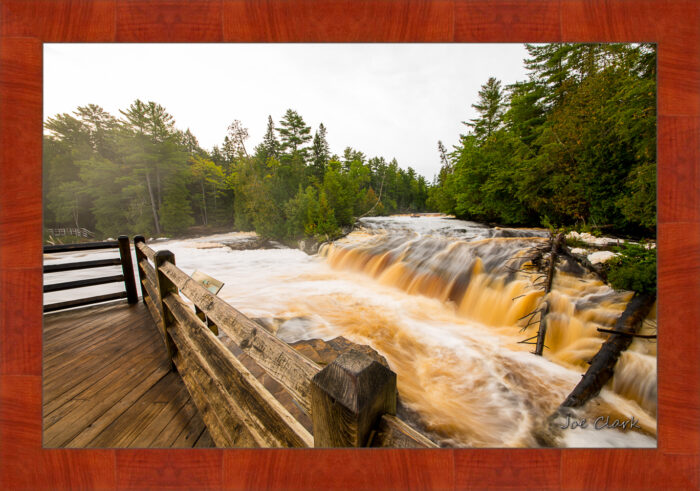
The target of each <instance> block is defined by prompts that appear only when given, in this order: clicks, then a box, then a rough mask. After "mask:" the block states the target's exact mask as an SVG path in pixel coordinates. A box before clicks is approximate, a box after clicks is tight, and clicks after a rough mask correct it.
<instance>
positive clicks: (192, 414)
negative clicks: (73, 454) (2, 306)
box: [42, 302, 210, 448]
mask: <svg viewBox="0 0 700 491" xmlns="http://www.w3.org/2000/svg"><path fill="white" fill-rule="evenodd" d="M43 351H44V362H43V368H44V376H43V404H42V407H43V442H44V447H46V448H61V447H67V448H93V447H98V448H154V447H166V448H170V447H190V448H191V447H194V446H197V445H198V444H199V445H200V446H201V445H203V444H204V442H208V441H210V437H209V435H208V432H207V431H206V429H205V428H204V425H203V423H202V419H201V417H200V416H199V413H198V412H197V410H196V407H195V406H194V403H193V402H192V401H191V399H190V396H189V393H188V392H187V390H186V388H185V386H184V384H183V382H182V380H181V379H180V377H179V375H178V374H177V373H176V372H173V371H170V370H169V360H168V357H167V353H166V350H165V347H164V346H163V342H162V340H161V339H160V335H159V333H158V331H157V329H156V326H155V325H154V323H153V321H152V319H151V317H150V315H149V313H148V311H147V309H146V306H145V305H143V304H142V303H140V304H137V305H128V304H126V303H125V302H116V303H110V304H105V305H101V306H96V307H91V308H86V309H77V310H69V311H65V312H60V313H55V314H48V315H46V316H45V318H44V349H43ZM200 440H201V442H200Z"/></svg>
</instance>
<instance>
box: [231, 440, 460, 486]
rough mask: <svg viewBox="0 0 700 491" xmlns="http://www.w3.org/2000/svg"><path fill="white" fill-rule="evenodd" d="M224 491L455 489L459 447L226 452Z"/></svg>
mask: <svg viewBox="0 0 700 491" xmlns="http://www.w3.org/2000/svg"><path fill="white" fill-rule="evenodd" d="M223 483H224V487H223V489H226V490H251V489H270V490H272V489H279V490H287V491H295V490H300V491H306V490H309V491H311V490H319V491H325V490H328V489H342V490H348V491H357V490H363V489H381V490H383V491H391V490H411V489H416V490H418V489H435V490H448V489H454V484H453V483H454V461H453V450H449V449H438V450H415V449H411V450H383V449H377V450H375V449H362V450H348V449H334V450H316V449H309V450H292V451H280V450H238V451H229V452H225V453H224V460H223Z"/></svg>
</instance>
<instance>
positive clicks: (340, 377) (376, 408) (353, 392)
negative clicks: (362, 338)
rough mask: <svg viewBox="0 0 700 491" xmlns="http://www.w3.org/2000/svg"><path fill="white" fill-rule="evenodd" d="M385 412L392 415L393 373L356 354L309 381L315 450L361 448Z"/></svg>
mask: <svg viewBox="0 0 700 491" xmlns="http://www.w3.org/2000/svg"><path fill="white" fill-rule="evenodd" d="M385 413H388V414H396V374H395V373H394V372H392V371H391V370H389V369H388V368H386V367H385V366H384V365H382V364H381V363H379V362H377V361H375V360H373V359H371V358H370V357H369V356H367V355H365V354H364V353H360V352H358V351H349V352H347V353H343V354H342V355H340V356H339V357H338V358H336V359H335V361H334V362H333V363H331V364H330V365H327V366H326V367H325V368H324V369H323V370H321V371H320V372H318V373H317V374H316V375H314V377H313V378H312V379H311V414H312V419H313V427H314V446H315V447H364V446H367V445H368V444H369V443H370V437H371V436H372V431H373V429H374V428H375V427H376V424H377V422H378V421H379V418H381V416H382V415H383V414H385Z"/></svg>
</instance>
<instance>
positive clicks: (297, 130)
mask: <svg viewBox="0 0 700 491" xmlns="http://www.w3.org/2000/svg"><path fill="white" fill-rule="evenodd" d="M277 131H278V132H279V135H280V140H281V150H282V151H283V152H289V153H291V154H297V153H298V154H299V155H301V156H302V158H303V159H304V160H306V154H307V152H308V148H306V147H304V145H305V144H306V143H308V142H309V141H310V140H311V138H312V136H311V127H309V126H306V123H305V122H304V120H303V118H302V117H301V116H300V115H299V113H297V112H296V111H294V110H292V109H287V112H286V113H284V117H283V118H282V120H281V121H280V126H279V127H278V128H277Z"/></svg>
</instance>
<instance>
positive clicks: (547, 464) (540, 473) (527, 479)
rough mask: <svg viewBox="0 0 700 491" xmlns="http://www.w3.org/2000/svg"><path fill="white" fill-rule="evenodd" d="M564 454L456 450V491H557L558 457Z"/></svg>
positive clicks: (537, 451) (544, 451)
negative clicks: (458, 490)
mask: <svg viewBox="0 0 700 491" xmlns="http://www.w3.org/2000/svg"><path fill="white" fill-rule="evenodd" d="M565 452H566V451H562V450H557V449H543V450H535V449H532V450H507V449H485V450H455V451H454V459H455V489H479V490H481V489H540V490H544V489H557V488H558V487H559V466H560V461H561V455H562V454H563V453H565ZM521 455H522V456H521Z"/></svg>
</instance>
